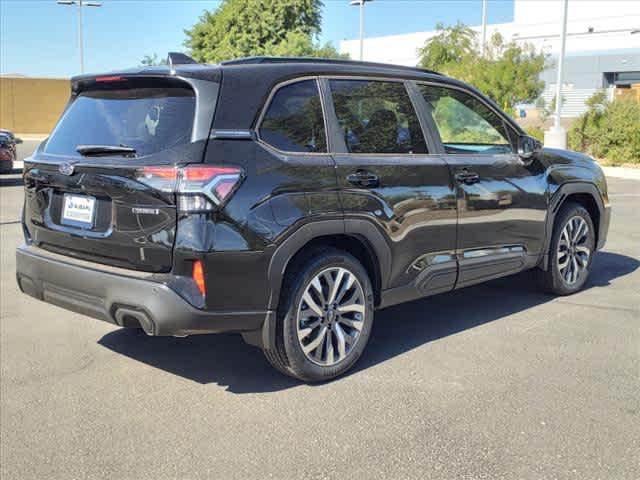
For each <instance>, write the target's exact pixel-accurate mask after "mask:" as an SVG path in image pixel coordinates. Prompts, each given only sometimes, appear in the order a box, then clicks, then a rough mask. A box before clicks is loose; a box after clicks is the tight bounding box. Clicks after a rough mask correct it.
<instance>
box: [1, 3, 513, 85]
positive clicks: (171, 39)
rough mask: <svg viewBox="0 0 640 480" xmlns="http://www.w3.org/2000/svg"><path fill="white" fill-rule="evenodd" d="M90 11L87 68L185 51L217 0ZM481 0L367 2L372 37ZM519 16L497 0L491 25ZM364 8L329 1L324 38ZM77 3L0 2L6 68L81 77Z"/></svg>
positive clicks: (449, 20) (424, 27)
mask: <svg viewBox="0 0 640 480" xmlns="http://www.w3.org/2000/svg"><path fill="white" fill-rule="evenodd" d="M101 3H102V7H99V8H96V7H85V8H83V25H84V28H83V31H84V52H85V55H84V56H85V70H86V71H87V72H104V71H109V70H113V69H119V68H126V67H132V66H136V65H139V63H140V60H141V59H142V58H143V57H144V56H145V55H147V54H153V53H157V54H158V56H160V57H164V56H166V54H167V52H169V51H184V46H183V42H184V40H185V35H184V29H186V28H190V27H191V26H192V25H193V24H194V23H196V22H197V21H198V18H199V16H200V15H201V14H202V12H203V11H204V10H212V9H215V8H216V6H218V5H219V4H220V2H219V1H215V0H101ZM481 19H482V1H481V0H374V1H372V2H371V3H367V4H366V7H365V35H366V36H380V35H393V34H398V33H410V32H419V31H428V30H432V29H433V28H434V26H435V25H436V23H438V22H442V23H444V24H445V25H449V24H455V23H456V21H458V20H460V21H462V22H463V23H465V24H467V25H478V24H480V23H481ZM512 20H513V0H489V3H488V23H502V22H509V21H512ZM358 21H359V20H358V8H357V7H354V6H350V5H349V0H325V1H324V9H323V17H322V35H321V37H320V39H321V41H322V42H325V41H329V42H332V43H333V44H334V45H335V46H336V48H338V47H339V43H340V40H343V39H351V38H357V37H358V28H359V27H358V25H359V24H358ZM79 71H80V61H79V56H78V30H77V7H75V6H63V5H57V4H56V1H55V0H0V73H1V74H22V75H29V76H38V77H58V78H66V77H70V76H72V75H75V74H78V73H79Z"/></svg>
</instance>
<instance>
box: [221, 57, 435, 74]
mask: <svg viewBox="0 0 640 480" xmlns="http://www.w3.org/2000/svg"><path fill="white" fill-rule="evenodd" d="M261 63H325V64H328V65H354V66H357V65H362V66H365V67H382V68H393V69H395V70H407V71H412V72H420V73H430V74H432V75H442V74H441V73H439V72H435V71H433V70H427V69H424V68H419V67H407V66H406V65H393V64H391V63H378V62H361V61H358V60H346V59H340V58H315V57H243V58H236V59H233V60H225V61H224V62H220V64H221V65H255V64H261Z"/></svg>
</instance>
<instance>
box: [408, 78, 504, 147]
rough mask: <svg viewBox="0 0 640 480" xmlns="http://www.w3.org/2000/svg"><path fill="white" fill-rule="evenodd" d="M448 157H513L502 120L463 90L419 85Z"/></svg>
mask: <svg viewBox="0 0 640 480" xmlns="http://www.w3.org/2000/svg"><path fill="white" fill-rule="evenodd" d="M419 88H420V91H421V92H422V95H423V96H424V99H425V100H426V102H427V106H428V109H429V111H430V113H431V116H432V117H433V120H434V122H435V124H436V127H437V128H438V132H439V133H440V137H441V138H442V143H443V145H444V148H445V151H446V152H447V153H487V154H495V153H511V152H512V149H511V144H510V142H509V135H508V134H507V131H506V127H505V125H504V122H503V121H502V118H500V116H499V115H497V114H496V113H495V112H494V111H492V110H491V109H489V107H487V106H486V105H485V104H484V103H482V102H481V101H480V100H478V99H477V98H475V97H473V96H472V95H469V94H468V93H465V92H462V91H460V90H456V89H452V88H445V87H436V86H431V85H419Z"/></svg>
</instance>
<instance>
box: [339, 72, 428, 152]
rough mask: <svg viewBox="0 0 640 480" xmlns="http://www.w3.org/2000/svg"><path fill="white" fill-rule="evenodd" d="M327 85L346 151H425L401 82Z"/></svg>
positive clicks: (423, 142)
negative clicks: (329, 88)
mask: <svg viewBox="0 0 640 480" xmlns="http://www.w3.org/2000/svg"><path fill="white" fill-rule="evenodd" d="M330 86H331V95H332V97H333V104H334V108H335V111H336V116H337V117H338V122H339V124H340V128H341V130H342V134H343V135H344V140H345V144H346V146H347V151H348V152H349V153H374V154H375V153H391V154H408V153H427V146H426V143H425V140H424V136H423V135H422V130H421V128H420V122H419V121H418V117H417V115H416V113H415V111H414V109H413V105H412V104H411V100H410V98H409V95H408V93H407V91H406V89H405V87H404V84H403V83H400V82H384V81H373V80H331V81H330Z"/></svg>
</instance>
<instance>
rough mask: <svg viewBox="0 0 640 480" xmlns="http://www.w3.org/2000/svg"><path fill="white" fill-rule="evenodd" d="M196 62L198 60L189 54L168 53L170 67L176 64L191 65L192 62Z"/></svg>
mask: <svg viewBox="0 0 640 480" xmlns="http://www.w3.org/2000/svg"><path fill="white" fill-rule="evenodd" d="M196 63H198V62H196V61H195V60H194V59H193V58H191V57H190V56H189V55H185V54H184V53H180V52H169V54H168V55H167V65H169V66H170V67H174V66H176V65H190V64H196Z"/></svg>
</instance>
